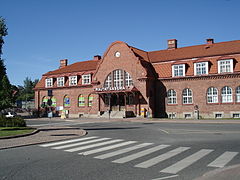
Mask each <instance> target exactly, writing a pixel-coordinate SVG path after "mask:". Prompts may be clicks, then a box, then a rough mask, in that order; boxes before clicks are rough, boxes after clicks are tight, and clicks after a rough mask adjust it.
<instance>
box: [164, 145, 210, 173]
mask: <svg viewBox="0 0 240 180" xmlns="http://www.w3.org/2000/svg"><path fill="white" fill-rule="evenodd" d="M212 151H213V150H212V149H201V150H200V151H198V152H196V153H194V154H192V155H190V156H188V157H186V158H184V159H182V160H181V161H178V162H177V163H175V164H173V165H171V166H169V167H167V168H165V169H163V170H161V171H160V172H164V173H170V174H176V173H178V172H179V171H181V170H183V169H185V168H186V167H188V166H190V165H191V164H193V163H195V162H196V161H198V160H199V159H201V158H203V157H204V156H206V155H208V154H209V153H211V152H212Z"/></svg>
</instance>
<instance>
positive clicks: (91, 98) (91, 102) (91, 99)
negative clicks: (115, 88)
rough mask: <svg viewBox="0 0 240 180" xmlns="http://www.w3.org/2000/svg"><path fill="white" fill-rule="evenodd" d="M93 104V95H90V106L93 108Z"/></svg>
mask: <svg viewBox="0 0 240 180" xmlns="http://www.w3.org/2000/svg"><path fill="white" fill-rule="evenodd" d="M92 104H93V95H92V94H90V95H89V96H88V106H89V107H91V106H92Z"/></svg>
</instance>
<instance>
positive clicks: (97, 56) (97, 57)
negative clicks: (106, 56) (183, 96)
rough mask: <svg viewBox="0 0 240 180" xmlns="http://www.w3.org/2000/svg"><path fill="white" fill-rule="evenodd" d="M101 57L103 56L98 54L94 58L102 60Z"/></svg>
mask: <svg viewBox="0 0 240 180" xmlns="http://www.w3.org/2000/svg"><path fill="white" fill-rule="evenodd" d="M100 59H101V56H99V55H96V56H94V57H93V60H100Z"/></svg>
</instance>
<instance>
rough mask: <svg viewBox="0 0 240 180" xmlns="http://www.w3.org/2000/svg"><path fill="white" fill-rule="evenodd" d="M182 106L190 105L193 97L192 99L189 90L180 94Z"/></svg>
mask: <svg viewBox="0 0 240 180" xmlns="http://www.w3.org/2000/svg"><path fill="white" fill-rule="evenodd" d="M182 98H183V104H192V103H193V97H192V90H191V89H188V88H186V89H184V90H183V93H182Z"/></svg>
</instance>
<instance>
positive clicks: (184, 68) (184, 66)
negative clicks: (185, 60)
mask: <svg viewBox="0 0 240 180" xmlns="http://www.w3.org/2000/svg"><path fill="white" fill-rule="evenodd" d="M180 66H182V67H183V68H182V69H183V74H182V75H179V67H180ZM174 67H178V69H177V71H178V75H176V76H175V71H174V70H175V69H174ZM185 73H186V64H174V65H172V77H183V76H185Z"/></svg>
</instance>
